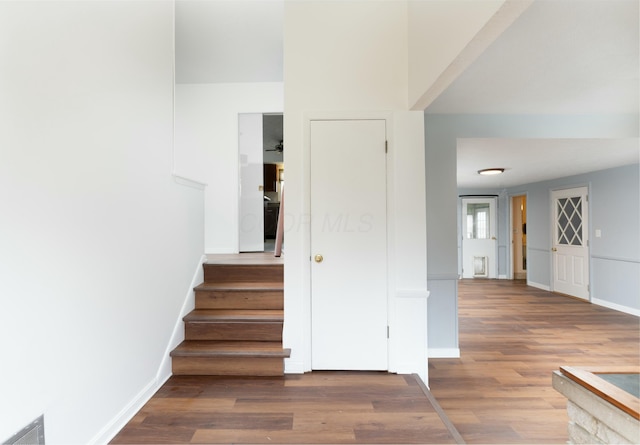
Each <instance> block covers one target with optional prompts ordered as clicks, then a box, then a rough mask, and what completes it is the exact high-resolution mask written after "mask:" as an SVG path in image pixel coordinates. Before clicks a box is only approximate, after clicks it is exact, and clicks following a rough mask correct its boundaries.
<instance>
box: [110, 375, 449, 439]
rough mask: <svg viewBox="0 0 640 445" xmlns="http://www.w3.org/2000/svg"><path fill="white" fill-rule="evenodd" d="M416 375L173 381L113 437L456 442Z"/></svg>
mask: <svg viewBox="0 0 640 445" xmlns="http://www.w3.org/2000/svg"><path fill="white" fill-rule="evenodd" d="M424 390H426V388H425V387H424V386H422V385H421V382H419V381H418V380H417V379H416V378H415V377H414V376H408V375H405V376H402V375H394V374H388V373H380V372H312V373H309V374H304V375H286V376H284V377H269V378H260V377H251V378H248V377H212V376H207V377H203V376H174V377H171V378H170V379H169V381H168V382H167V383H166V384H165V385H164V386H163V387H162V388H161V389H160V390H159V391H158V392H157V393H156V394H155V395H154V396H153V398H152V399H151V400H150V401H149V402H148V403H147V404H146V405H145V406H144V407H143V409H142V410H141V411H140V412H139V413H138V414H137V415H136V416H135V417H134V418H133V419H132V420H131V421H130V422H129V424H128V425H127V426H126V427H125V428H124V429H123V430H122V431H121V432H120V433H119V434H118V435H117V436H116V437H115V438H114V440H113V441H112V442H111V443H113V444H125V443H129V444H134V443H135V444H141V443H146V444H148V443H181V444H185V443H209V444H214V443H245V444H246V443H270V444H285V443H297V444H303V443H318V444H319V443H370V444H376V443H397V444H400V443H406V444H410V443H439V444H444V443H456V436H455V435H454V434H452V433H451V432H450V431H449V430H448V429H447V426H446V425H445V423H443V421H442V420H441V418H440V417H439V415H438V412H437V410H436V409H435V408H434V406H433V405H432V404H431V403H430V400H429V398H428V397H427V396H426V394H425V392H424Z"/></svg>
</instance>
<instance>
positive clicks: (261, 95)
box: [174, 82, 284, 254]
mask: <svg viewBox="0 0 640 445" xmlns="http://www.w3.org/2000/svg"><path fill="white" fill-rule="evenodd" d="M283 94H284V91H283V84H282V82H266V83H233V84H226V83H220V84H178V85H176V136H175V137H176V152H175V155H174V157H175V173H176V174H178V175H180V176H183V177H186V178H189V179H192V180H196V181H198V182H202V183H205V184H207V187H206V191H205V251H206V253H209V254H215V253H237V252H238V249H239V164H238V160H239V158H238V114H240V113H277V112H280V113H281V112H282V111H283V110H284V97H283Z"/></svg>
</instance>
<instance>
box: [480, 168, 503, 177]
mask: <svg viewBox="0 0 640 445" xmlns="http://www.w3.org/2000/svg"><path fill="white" fill-rule="evenodd" d="M500 173H504V168H484V169H482V170H478V174H479V175H484V176H491V175H499V174H500Z"/></svg>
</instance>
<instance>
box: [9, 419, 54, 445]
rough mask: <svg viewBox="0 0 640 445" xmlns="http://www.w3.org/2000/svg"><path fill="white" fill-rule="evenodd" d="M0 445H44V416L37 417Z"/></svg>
mask: <svg viewBox="0 0 640 445" xmlns="http://www.w3.org/2000/svg"><path fill="white" fill-rule="evenodd" d="M2 443H3V444H4V445H44V416H40V417H38V418H37V419H36V420H34V421H33V422H31V423H30V424H29V425H27V426H25V427H24V428H22V430H20V431H19V432H18V433H16V434H15V435H14V436H13V437H11V438H9V440H7V441H5V442H2Z"/></svg>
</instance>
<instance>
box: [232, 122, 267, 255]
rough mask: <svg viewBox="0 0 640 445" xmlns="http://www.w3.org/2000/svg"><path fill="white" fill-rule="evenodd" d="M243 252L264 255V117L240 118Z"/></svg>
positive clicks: (239, 143) (239, 145) (240, 218)
mask: <svg viewBox="0 0 640 445" xmlns="http://www.w3.org/2000/svg"><path fill="white" fill-rule="evenodd" d="M238 149H239V156H240V159H239V161H240V206H239V208H240V212H239V213H240V214H239V219H238V221H239V227H238V233H239V241H240V242H239V244H240V246H239V249H240V252H263V251H264V191H263V190H264V187H263V182H262V181H263V178H262V176H263V166H262V163H263V150H264V148H263V145H262V113H243V114H239V115H238Z"/></svg>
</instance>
